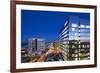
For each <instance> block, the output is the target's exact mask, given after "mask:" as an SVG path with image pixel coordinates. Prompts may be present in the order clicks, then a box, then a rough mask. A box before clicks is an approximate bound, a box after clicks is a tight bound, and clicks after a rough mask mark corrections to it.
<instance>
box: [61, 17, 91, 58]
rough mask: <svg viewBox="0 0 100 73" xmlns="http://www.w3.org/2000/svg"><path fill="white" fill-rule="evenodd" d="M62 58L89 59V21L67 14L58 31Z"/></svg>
mask: <svg viewBox="0 0 100 73" xmlns="http://www.w3.org/2000/svg"><path fill="white" fill-rule="evenodd" d="M59 43H60V48H61V49H62V52H63V57H64V60H89V59H90V23H87V22H85V20H84V22H82V21H81V18H79V17H78V16H69V17H68V18H67V20H66V22H65V24H64V26H63V27H62V29H61V30H60V33H59Z"/></svg>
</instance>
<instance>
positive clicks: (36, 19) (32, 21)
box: [21, 10, 90, 42]
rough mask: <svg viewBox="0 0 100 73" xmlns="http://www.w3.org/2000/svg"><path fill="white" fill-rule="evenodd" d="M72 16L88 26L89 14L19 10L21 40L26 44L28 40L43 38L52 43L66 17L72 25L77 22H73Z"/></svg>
mask: <svg viewBox="0 0 100 73" xmlns="http://www.w3.org/2000/svg"><path fill="white" fill-rule="evenodd" d="M73 16H74V17H79V18H80V21H81V23H82V24H84V25H85V24H86V23H87V24H88V25H89V24H90V14H89V13H75V12H53V11H34V10H21V40H22V42H26V41H27V39H29V38H44V39H46V40H47V41H53V40H55V39H57V37H58V33H59V31H60V29H61V27H63V26H64V23H65V22H66V20H67V17H70V20H71V18H72V22H73V23H77V22H79V19H77V18H76V19H74V20H73Z"/></svg>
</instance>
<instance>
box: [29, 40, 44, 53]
mask: <svg viewBox="0 0 100 73" xmlns="http://www.w3.org/2000/svg"><path fill="white" fill-rule="evenodd" d="M28 49H29V54H30V55H35V54H41V53H42V52H43V51H44V50H45V39H42V38H31V39H29V40H28Z"/></svg>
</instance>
